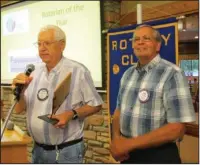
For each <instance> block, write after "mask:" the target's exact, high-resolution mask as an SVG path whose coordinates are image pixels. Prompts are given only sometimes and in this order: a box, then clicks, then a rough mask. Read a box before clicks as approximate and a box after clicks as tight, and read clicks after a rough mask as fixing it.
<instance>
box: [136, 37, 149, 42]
mask: <svg viewBox="0 0 200 165" xmlns="http://www.w3.org/2000/svg"><path fill="white" fill-rule="evenodd" d="M140 40H141V41H142V42H150V41H152V39H151V37H148V36H143V37H137V36H136V37H135V38H133V39H132V41H133V42H139V41H140Z"/></svg>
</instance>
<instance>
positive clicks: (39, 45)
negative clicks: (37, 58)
mask: <svg viewBox="0 0 200 165" xmlns="http://www.w3.org/2000/svg"><path fill="white" fill-rule="evenodd" d="M60 41H63V40H59V41H51V42H50V41H43V42H40V41H39V42H35V43H34V45H35V46H36V47H37V48H39V47H41V46H42V45H43V46H44V47H45V48H49V47H50V46H51V45H52V44H53V43H56V42H60Z"/></svg>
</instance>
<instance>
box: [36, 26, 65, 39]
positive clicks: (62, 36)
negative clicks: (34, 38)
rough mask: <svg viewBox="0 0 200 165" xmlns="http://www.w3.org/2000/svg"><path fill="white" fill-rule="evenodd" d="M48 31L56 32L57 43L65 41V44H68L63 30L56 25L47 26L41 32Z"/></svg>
mask: <svg viewBox="0 0 200 165" xmlns="http://www.w3.org/2000/svg"><path fill="white" fill-rule="evenodd" d="M48 30H54V39H55V40H56V41H60V40H63V41H64V42H66V35H65V32H64V31H63V30H62V29H61V28H59V27H58V26H56V25H46V26H44V27H42V28H41V29H40V32H43V31H48ZM40 32H39V34H40Z"/></svg>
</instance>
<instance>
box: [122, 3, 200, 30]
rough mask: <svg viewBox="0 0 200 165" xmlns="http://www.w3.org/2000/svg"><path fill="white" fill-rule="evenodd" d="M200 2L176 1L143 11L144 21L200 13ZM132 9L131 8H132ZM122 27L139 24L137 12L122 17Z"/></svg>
mask: <svg viewBox="0 0 200 165" xmlns="http://www.w3.org/2000/svg"><path fill="white" fill-rule="evenodd" d="M198 6H199V4H198V1H176V2H171V3H168V4H163V5H159V6H156V7H153V8H150V9H149V8H147V7H146V8H145V9H143V10H142V20H143V22H145V21H150V20H157V19H163V18H169V17H173V16H175V17H177V16H180V15H183V14H191V13H196V12H198ZM130 7H131V6H130ZM122 17H124V18H123V19H121V21H120V25H121V26H125V25H130V24H135V23H137V11H134V12H130V13H129V14H127V15H126V16H124V15H121V18H122Z"/></svg>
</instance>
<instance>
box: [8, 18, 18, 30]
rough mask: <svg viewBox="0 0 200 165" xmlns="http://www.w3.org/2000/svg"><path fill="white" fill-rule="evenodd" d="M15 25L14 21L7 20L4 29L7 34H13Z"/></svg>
mask: <svg viewBox="0 0 200 165" xmlns="http://www.w3.org/2000/svg"><path fill="white" fill-rule="evenodd" d="M15 26H16V23H15V21H14V20H12V19H11V18H9V19H8V20H7V22H6V28H7V30H8V31H9V32H13V31H14V29H15Z"/></svg>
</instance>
